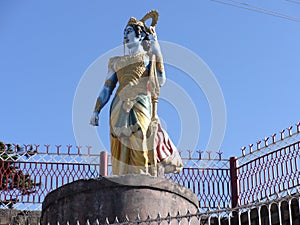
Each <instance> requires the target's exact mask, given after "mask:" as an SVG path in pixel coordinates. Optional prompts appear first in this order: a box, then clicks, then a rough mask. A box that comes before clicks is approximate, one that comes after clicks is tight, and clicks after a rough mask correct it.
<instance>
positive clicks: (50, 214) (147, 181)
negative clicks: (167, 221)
mask: <svg viewBox="0 0 300 225" xmlns="http://www.w3.org/2000/svg"><path fill="white" fill-rule="evenodd" d="M187 210H189V211H190V212H191V213H196V212H197V210H198V199H197V197H196V195H195V194H193V193H192V192H191V191H190V190H189V189H187V188H185V187H182V186H179V185H177V184H175V183H174V182H172V181H170V180H166V179H162V178H157V177H151V176H147V175H124V176H112V177H106V178H104V177H101V178H99V179H90V180H79V181H75V182H73V183H70V184H67V185H64V186H62V187H60V188H58V189H57V190H54V191H52V192H51V193H49V194H48V195H47V196H46V198H45V201H44V202H43V209H42V218H41V222H42V224H43V225H46V224H47V223H50V224H57V222H59V223H60V224H66V223H67V222H69V223H70V224H76V223H77V221H79V223H80V224H86V222H87V220H89V221H90V223H91V224H92V223H94V222H93V221H96V220H98V221H99V223H100V224H104V223H105V222H106V218H108V221H109V222H110V223H112V222H114V221H115V219H116V217H117V218H118V220H119V222H121V221H126V217H127V218H128V219H129V220H130V221H134V220H135V219H136V218H137V217H138V216H139V217H140V218H141V219H146V218H147V217H148V216H150V217H151V218H157V216H158V214H160V216H161V217H166V216H167V215H168V213H169V214H170V215H171V216H176V215H177V213H178V212H179V213H180V214H181V215H184V214H186V213H187Z"/></svg>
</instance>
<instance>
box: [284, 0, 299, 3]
mask: <svg viewBox="0 0 300 225" xmlns="http://www.w3.org/2000/svg"><path fill="white" fill-rule="evenodd" d="M286 1H288V2H292V3H296V4H300V2H299V1H296V0H286Z"/></svg>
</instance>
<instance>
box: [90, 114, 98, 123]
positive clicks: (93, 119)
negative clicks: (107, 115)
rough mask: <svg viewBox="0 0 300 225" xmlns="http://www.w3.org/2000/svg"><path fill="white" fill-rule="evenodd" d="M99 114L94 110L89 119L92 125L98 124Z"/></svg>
mask: <svg viewBox="0 0 300 225" xmlns="http://www.w3.org/2000/svg"><path fill="white" fill-rule="evenodd" d="M98 121H99V116H98V113H96V112H94V113H93V115H92V116H91V119H90V124H91V125H93V126H99V122H98Z"/></svg>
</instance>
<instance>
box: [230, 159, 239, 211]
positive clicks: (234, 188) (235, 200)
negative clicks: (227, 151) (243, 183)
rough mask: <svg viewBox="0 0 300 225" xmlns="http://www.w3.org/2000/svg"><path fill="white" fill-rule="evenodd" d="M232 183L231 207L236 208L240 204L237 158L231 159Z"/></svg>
mask: <svg viewBox="0 0 300 225" xmlns="http://www.w3.org/2000/svg"><path fill="white" fill-rule="evenodd" d="M230 182H231V207H232V208H235V207H236V206H237V204H238V199H239V193H238V177H237V158H236V157H230Z"/></svg>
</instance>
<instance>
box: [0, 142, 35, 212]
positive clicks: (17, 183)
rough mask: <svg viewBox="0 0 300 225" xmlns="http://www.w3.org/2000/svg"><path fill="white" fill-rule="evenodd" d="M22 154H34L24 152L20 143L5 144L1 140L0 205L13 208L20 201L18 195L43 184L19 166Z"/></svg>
mask: <svg viewBox="0 0 300 225" xmlns="http://www.w3.org/2000/svg"><path fill="white" fill-rule="evenodd" d="M30 150H32V148H31V149H30ZM21 155H22V157H26V158H28V157H30V155H32V154H28V153H25V154H24V151H23V148H22V147H20V146H19V145H16V146H13V145H11V144H6V145H5V144H4V143H3V142H0V194H1V195H0V196H1V199H0V206H4V205H6V206H8V207H9V208H12V207H13V205H14V204H15V203H16V202H18V196H20V195H30V194H32V193H34V192H35V191H36V188H37V187H38V186H40V185H41V184H40V183H36V182H35V181H33V180H32V179H31V177H30V175H29V174H27V173H25V172H24V171H22V170H21V169H20V168H19V167H18V165H19V163H18V159H19V157H20V156H21ZM4 196H5V197H4ZM2 198H4V199H2Z"/></svg>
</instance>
